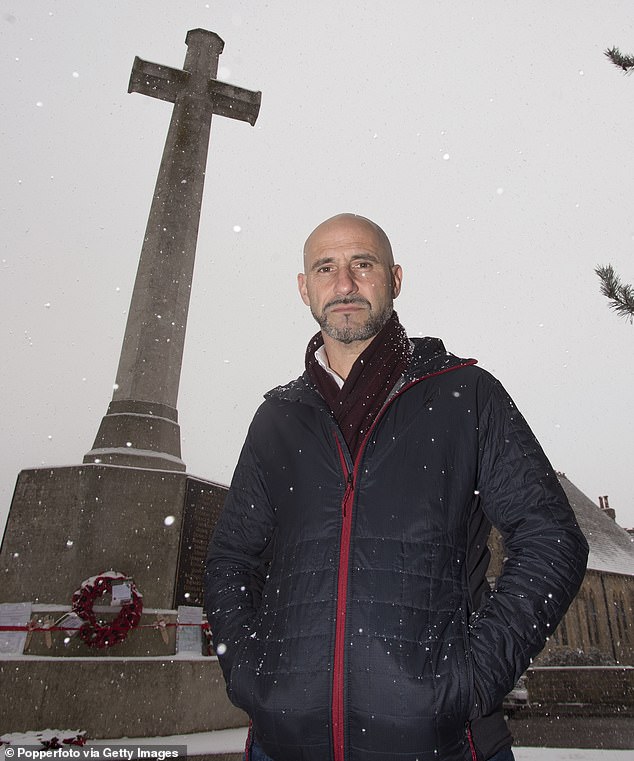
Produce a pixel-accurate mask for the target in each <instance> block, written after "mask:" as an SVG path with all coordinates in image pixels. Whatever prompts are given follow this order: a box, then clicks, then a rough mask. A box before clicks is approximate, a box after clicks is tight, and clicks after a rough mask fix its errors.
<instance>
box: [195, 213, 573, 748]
mask: <svg viewBox="0 0 634 761" xmlns="http://www.w3.org/2000/svg"><path fill="white" fill-rule="evenodd" d="M304 265H305V271H304V273H303V274H300V275H299V276H298V283H299V291H300V294H301V297H302V299H303V301H304V303H305V304H307V305H308V306H309V307H310V309H311V311H312V313H313V316H314V317H315V319H316V320H317V322H318V323H319V326H320V329H321V330H320V332H319V333H318V334H317V335H316V336H315V337H314V338H313V339H312V340H311V341H310V343H309V345H308V350H307V354H306V372H305V373H304V374H303V375H302V376H301V377H300V378H298V379H297V380H296V381H293V382H292V383H290V384H289V385H287V386H281V387H279V388H276V389H274V390H273V391H271V392H269V393H268V394H267V395H266V397H265V402H264V403H263V404H262V406H261V407H260V409H259V410H258V412H257V413H256V415H255V418H254V420H253V422H252V424H251V427H250V429H249V433H248V436H247V439H246V442H245V444H244V448H243V450H242V453H241V455H240V459H239V462H238V465H237V468H236V472H235V474H234V478H233V481H232V485H231V489H230V491H229V494H228V495H227V500H226V503H225V507H224V510H223V513H222V515H221V517H220V520H219V522H218V525H217V527H216V530H215V532H214V536H213V539H212V542H211V544H210V550H209V557H208V565H207V574H206V610H207V615H208V617H209V621H210V624H211V629H212V633H213V640H214V645H215V648H216V652H217V654H218V658H219V661H220V665H221V666H222V669H223V672H224V675H225V678H226V681H227V692H228V695H229V697H230V699H231V700H232V701H233V702H234V703H235V704H236V705H237V706H239V707H241V708H243V709H244V710H245V711H246V712H247V713H248V714H249V716H250V718H251V721H252V728H251V732H250V737H249V741H248V747H247V752H246V754H245V758H247V759H248V758H251V759H255V760H256V761H257V760H258V759H263V760H264V761H267V760H268V759H273V761H362V760H363V761H366V760H370V761H390V759H394V760H395V761H396V760H398V761H415V759H416V760H417V761H432V760H433V761H477V760H479V761H483V760H485V759H495V760H496V761H505V760H506V759H512V758H513V755H512V753H511V750H510V744H511V737H510V735H509V732H508V729H507V727H506V724H505V722H504V719H503V717H502V715H501V710H500V707H501V704H502V699H503V698H504V696H505V695H506V694H507V693H508V692H509V691H510V690H511V688H512V687H513V685H514V683H515V681H516V680H517V678H518V677H519V676H520V674H521V673H522V672H523V671H524V670H525V669H526V667H527V666H528V664H529V663H530V660H531V658H533V657H534V656H535V655H536V654H537V653H538V652H539V651H540V650H541V649H542V647H543V645H544V642H545V640H546V638H547V637H548V635H549V634H551V633H552V632H553V630H554V629H555V627H556V626H557V623H558V622H559V620H560V619H561V617H562V616H563V614H564V612H565V611H566V609H567V607H568V605H569V604H570V602H571V600H572V598H573V597H574V595H575V593H576V591H577V589H578V587H579V585H580V583H581V580H582V578H583V573H584V570H585V564H586V558H587V544H586V542H585V539H584V538H583V536H582V534H581V532H580V531H579V528H578V526H577V524H576V521H575V518H574V515H573V513H572V510H571V509H570V506H569V505H568V503H567V501H566V498H565V496H564V493H563V491H562V489H561V487H560V485H559V483H558V481H557V478H556V475H555V473H554V472H553V469H552V467H551V465H550V463H549V462H548V460H547V459H546V457H545V455H544V453H543V452H542V450H541V448H540V447H539V444H538V443H537V441H536V440H535V437H534V436H533V434H532V433H531V431H530V429H529V428H528V426H527V425H526V423H525V421H524V419H523V418H522V416H521V415H520V413H519V412H518V411H517V409H516V408H515V406H514V405H513V402H512V401H511V400H510V398H509V397H508V396H507V394H506V392H505V391H504V389H503V388H502V387H501V385H500V384H499V383H498V382H497V381H496V380H495V379H494V378H493V377H491V376H490V375H489V374H488V373H486V372H485V371H483V370H480V369H479V368H477V367H475V360H473V359H459V358H457V357H455V356H453V355H451V354H449V353H447V352H446V351H445V349H444V347H443V345H442V343H441V342H440V341H439V340H438V339H434V338H423V339H411V340H410V339H408V338H407V336H406V334H405V331H404V330H403V328H402V327H401V325H400V323H399V321H398V318H397V316H396V313H395V312H394V311H393V303H392V302H393V299H394V298H396V297H397V296H398V294H399V292H400V289H401V280H402V270H401V267H400V266H399V265H396V264H394V260H393V256H392V250H391V246H390V243H389V240H388V239H387V236H386V235H385V233H384V232H383V230H381V228H379V227H378V226H377V225H376V224H374V223H373V222H371V221H370V220H368V219H365V218H363V217H359V216H356V215H353V214H342V215H339V216H336V217H333V218H332V219H329V220H327V221H326V222H323V223H322V224H321V225H319V226H318V227H317V228H316V229H315V230H314V231H313V232H312V233H311V235H310V236H309V238H308V240H307V241H306V245H305V248H304ZM491 524H493V525H495V526H496V527H497V528H498V529H499V531H500V532H501V533H502V536H503V538H504V542H505V549H506V553H507V555H508V558H507V560H506V562H505V564H504V569H503V572H502V574H501V576H500V577H499V578H498V579H497V583H496V586H495V589H493V590H491V589H490V588H489V586H488V584H487V582H486V576H485V574H486V570H487V565H488V560H489V553H488V550H487V548H486V540H487V536H488V532H489V529H490V525H491Z"/></svg>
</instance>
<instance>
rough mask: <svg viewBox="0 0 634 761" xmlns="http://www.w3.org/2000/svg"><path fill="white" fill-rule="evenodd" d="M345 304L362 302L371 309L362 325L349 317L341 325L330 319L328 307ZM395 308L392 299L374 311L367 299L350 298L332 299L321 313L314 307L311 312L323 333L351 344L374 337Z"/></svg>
mask: <svg viewBox="0 0 634 761" xmlns="http://www.w3.org/2000/svg"><path fill="white" fill-rule="evenodd" d="M343 304H361V305H363V306H365V307H367V308H368V309H369V310H370V311H369V314H368V318H367V320H366V321H365V322H363V323H362V324H361V325H355V324H352V323H350V322H349V318H347V320H346V324H344V325H341V326H339V325H333V324H332V323H330V322H329V320H328V311H327V310H328V307H333V306H338V305H343ZM393 309H394V306H393V304H392V301H391V300H390V301H389V302H388V303H387V304H386V305H385V307H384V308H383V309H382V310H381V311H380V312H373V311H372V305H371V304H370V302H369V301H366V299H362V298H349V299H337V301H331V302H330V303H329V304H327V305H326V306H325V307H324V310H323V312H322V313H321V314H316V313H315V312H314V311H313V310H312V309H311V312H312V314H313V317H314V318H315V320H317V323H318V324H319V327H320V328H321V330H322V332H323V333H325V334H326V335H327V336H330V338H332V339H334V340H335V341H339V342H340V343H343V344H351V343H352V342H353V341H367V340H368V339H369V338H373V337H374V336H375V335H376V334H377V333H378V332H379V331H380V330H381V328H382V327H383V326H384V325H385V323H386V322H387V321H388V320H389V319H390V317H391V316H392V311H393Z"/></svg>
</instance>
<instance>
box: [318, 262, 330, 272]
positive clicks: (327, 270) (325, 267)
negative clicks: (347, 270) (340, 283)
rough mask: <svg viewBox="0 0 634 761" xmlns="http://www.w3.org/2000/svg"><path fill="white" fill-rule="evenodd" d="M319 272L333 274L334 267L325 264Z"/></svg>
mask: <svg viewBox="0 0 634 761" xmlns="http://www.w3.org/2000/svg"><path fill="white" fill-rule="evenodd" d="M317 272H332V267H331V266H330V265H329V264H324V266H323V267H320V268H319V269H318V270H317Z"/></svg>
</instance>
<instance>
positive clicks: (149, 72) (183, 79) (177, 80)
mask: <svg viewBox="0 0 634 761" xmlns="http://www.w3.org/2000/svg"><path fill="white" fill-rule="evenodd" d="M190 76H191V75H190V73H189V72H188V71H182V70H181V69H172V68H171V67H170V66H161V65H160V64H158V63H150V61H144V60H143V59H142V58H139V56H135V58H134V64H133V65H132V73H131V74H130V83H129V85H128V92H129V93H130V92H138V93H141V95H149V96H151V97H152V98H159V99H160V100H166V101H168V102H169V103H174V102H175V101H176V96H177V95H178V94H179V93H180V92H182V91H183V89H184V88H185V87H186V86H187V83H188V81H189V78H190Z"/></svg>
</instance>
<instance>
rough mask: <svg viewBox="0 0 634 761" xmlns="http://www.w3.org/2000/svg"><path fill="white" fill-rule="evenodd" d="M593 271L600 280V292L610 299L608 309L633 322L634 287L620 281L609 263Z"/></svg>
mask: <svg viewBox="0 0 634 761" xmlns="http://www.w3.org/2000/svg"><path fill="white" fill-rule="evenodd" d="M594 271H595V272H596V273H597V275H598V276H599V279H600V280H601V293H602V294H603V295H604V296H605V297H606V298H608V299H609V300H610V309H613V310H614V311H615V312H616V313H617V314H618V316H619V317H625V319H626V320H627V319H629V321H630V323H632V322H634V288H633V287H632V286H631V285H630V284H629V283H622V282H621V278H620V277H619V276H618V275H617V274H616V272H615V271H614V268H613V267H612V265H611V264H607V265H605V266H597V267H595V269H594Z"/></svg>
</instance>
